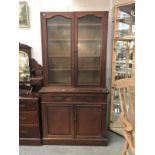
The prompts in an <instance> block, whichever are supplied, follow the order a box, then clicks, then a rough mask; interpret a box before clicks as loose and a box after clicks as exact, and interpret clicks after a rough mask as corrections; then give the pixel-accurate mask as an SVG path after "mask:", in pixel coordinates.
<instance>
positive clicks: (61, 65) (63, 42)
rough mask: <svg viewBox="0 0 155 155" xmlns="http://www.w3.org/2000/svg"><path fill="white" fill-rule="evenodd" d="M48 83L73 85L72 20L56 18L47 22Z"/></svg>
mask: <svg viewBox="0 0 155 155" xmlns="http://www.w3.org/2000/svg"><path fill="white" fill-rule="evenodd" d="M47 31H48V83H49V84H70V83H71V19H68V18H65V17H61V16H56V17H53V18H50V19H48V20H47Z"/></svg>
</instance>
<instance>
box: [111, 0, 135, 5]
mask: <svg viewBox="0 0 155 155" xmlns="http://www.w3.org/2000/svg"><path fill="white" fill-rule="evenodd" d="M112 1H113V2H112V4H113V6H115V5H119V4H126V3H131V2H135V0H112Z"/></svg>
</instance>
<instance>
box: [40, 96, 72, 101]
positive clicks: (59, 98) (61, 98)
mask: <svg viewBox="0 0 155 155" xmlns="http://www.w3.org/2000/svg"><path fill="white" fill-rule="evenodd" d="M41 100H42V102H60V101H62V102H71V101H73V97H72V96H64V95H55V96H53V95H50V94H48V95H42V96H41Z"/></svg>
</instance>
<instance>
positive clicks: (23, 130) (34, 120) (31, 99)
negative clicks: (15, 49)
mask: <svg viewBox="0 0 155 155" xmlns="http://www.w3.org/2000/svg"><path fill="white" fill-rule="evenodd" d="M26 49H29V50H30V47H29V46H27V45H24V44H20V50H22V51H26ZM28 54H30V51H29V53H28ZM29 58H30V55H29ZM30 64H31V65H30V73H31V77H30V82H29V85H30V86H29V87H28V88H27V87H20V89H19V144H20V145H41V120H40V115H41V114H40V97H39V93H38V90H39V89H40V88H41V87H42V84H43V82H42V81H43V75H42V74H43V69H42V67H41V65H39V64H38V63H37V61H36V60H35V59H31V58H30Z"/></svg>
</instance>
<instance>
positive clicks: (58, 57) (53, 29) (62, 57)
mask: <svg viewBox="0 0 155 155" xmlns="http://www.w3.org/2000/svg"><path fill="white" fill-rule="evenodd" d="M107 23H108V12H64V13H63V12H56V13H55V12H42V13H41V27H42V55H43V68H44V87H43V88H42V89H41V90H40V94H41V106H42V121H43V143H44V144H77V145H78V144H85V145H106V144H107V139H106V137H105V132H106V111H107V101H106V99H107V94H108V91H107V89H106V83H105V81H106V78H105V77H106V45H107Z"/></svg>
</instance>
